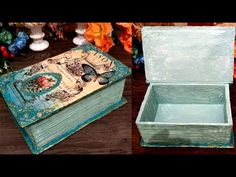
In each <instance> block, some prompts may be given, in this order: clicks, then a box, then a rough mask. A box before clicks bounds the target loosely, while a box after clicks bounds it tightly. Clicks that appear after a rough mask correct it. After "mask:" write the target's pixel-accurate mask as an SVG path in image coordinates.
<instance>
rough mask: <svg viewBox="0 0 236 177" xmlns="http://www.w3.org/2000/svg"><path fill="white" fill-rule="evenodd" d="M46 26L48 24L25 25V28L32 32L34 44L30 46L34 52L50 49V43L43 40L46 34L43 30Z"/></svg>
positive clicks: (31, 36)
mask: <svg viewBox="0 0 236 177" xmlns="http://www.w3.org/2000/svg"><path fill="white" fill-rule="evenodd" d="M45 24H46V23H32V24H30V23H28V24H25V26H26V27H27V28H29V29H30V30H31V34H30V38H31V39H33V42H32V43H31V44H30V45H29V48H30V49H31V50H33V51H43V50H45V49H47V48H48V47H49V42H48V41H46V40H44V39H43V38H44V36H45V33H44V32H43V31H42V28H43V26H44V25H45Z"/></svg>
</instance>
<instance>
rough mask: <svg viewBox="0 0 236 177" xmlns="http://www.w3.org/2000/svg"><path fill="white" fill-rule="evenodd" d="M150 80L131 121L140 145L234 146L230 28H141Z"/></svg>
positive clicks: (147, 78)
mask: <svg viewBox="0 0 236 177" xmlns="http://www.w3.org/2000/svg"><path fill="white" fill-rule="evenodd" d="M142 34H143V35H142V36H143V50H144V58H145V59H144V61H145V75H146V80H147V82H148V83H150V85H149V87H148V90H147V92H146V95H145V98H144V100H143V103H142V105H141V108H140V111H139V114H138V117H137V119H136V124H137V127H138V129H139V132H140V134H141V137H142V140H141V145H142V146H148V147H219V148H220V147H224V148H232V147H233V146H234V142H233V133H232V127H233V123H232V115H231V105H230V97H229V84H228V83H232V81H233V68H234V65H233V59H234V58H233V51H234V48H233V46H234V37H235V29H234V28H228V27H144V28H143V29H142Z"/></svg>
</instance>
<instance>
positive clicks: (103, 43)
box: [94, 36, 114, 52]
mask: <svg viewBox="0 0 236 177" xmlns="http://www.w3.org/2000/svg"><path fill="white" fill-rule="evenodd" d="M94 41H95V45H96V46H97V47H98V48H100V49H101V50H102V51H104V52H108V51H109V50H110V48H111V47H112V46H114V43H113V40H112V39H111V38H110V37H108V36H104V37H102V38H96V39H95V40H94Z"/></svg>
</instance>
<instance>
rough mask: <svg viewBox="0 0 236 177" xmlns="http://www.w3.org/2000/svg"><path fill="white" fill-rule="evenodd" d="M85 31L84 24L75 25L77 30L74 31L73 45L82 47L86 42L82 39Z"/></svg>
mask: <svg viewBox="0 0 236 177" xmlns="http://www.w3.org/2000/svg"><path fill="white" fill-rule="evenodd" d="M85 31H86V23H77V28H76V29H75V32H76V33H77V36H76V37H75V38H74V39H73V43H74V44H76V45H83V44H85V43H87V42H88V41H87V40H86V39H85V37H84V33H85Z"/></svg>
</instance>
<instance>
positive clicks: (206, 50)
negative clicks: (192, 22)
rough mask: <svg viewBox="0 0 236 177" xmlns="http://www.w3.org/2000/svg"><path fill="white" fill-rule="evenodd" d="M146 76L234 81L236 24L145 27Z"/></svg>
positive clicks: (152, 79) (183, 80)
mask: <svg viewBox="0 0 236 177" xmlns="http://www.w3.org/2000/svg"><path fill="white" fill-rule="evenodd" d="M142 39H143V53H144V62H145V63H144V64H145V74H146V80H147V82H148V83H150V82H174V83H186V82H187V83H188V82H206V83H211V82H212V83H232V82H233V70H234V39H235V28H234V27H190V26H189V27H170V26H159V27H157V26H152V27H148V26H145V27H143V28H142Z"/></svg>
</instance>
